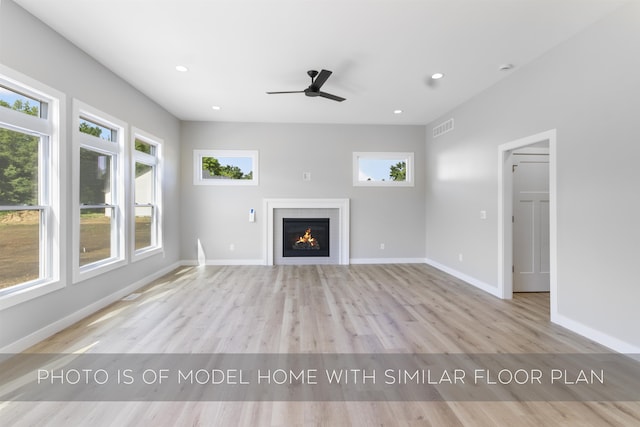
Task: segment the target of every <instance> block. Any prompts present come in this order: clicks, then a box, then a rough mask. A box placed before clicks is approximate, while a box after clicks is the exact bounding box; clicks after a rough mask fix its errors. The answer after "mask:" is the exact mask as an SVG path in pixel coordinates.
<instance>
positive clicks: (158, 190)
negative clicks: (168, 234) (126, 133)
mask: <svg viewBox="0 0 640 427" xmlns="http://www.w3.org/2000/svg"><path fill="white" fill-rule="evenodd" d="M136 139H139V140H141V141H144V142H146V143H147V144H150V145H153V146H154V147H155V149H156V154H155V155H153V156H152V155H149V154H146V153H142V152H140V151H137V150H136V144H135V141H136ZM163 143H164V141H163V140H162V139H161V138H158V137H156V136H154V135H152V134H150V133H148V132H145V131H143V130H141V129H138V128H136V127H132V128H131V147H130V152H131V156H130V157H131V167H130V171H131V179H130V182H131V185H130V187H129V188H130V192H131V203H130V206H131V207H130V211H131V215H130V218H129V241H130V243H129V251H130V253H131V254H132V255H131V259H132V261H133V262H136V261H140V260H142V259H145V258H148V257H150V256H153V255H157V254H162V253H164V245H163V239H162V229H163V226H162V211H163V209H162V177H163V176H164V175H163V173H162V172H163V171H162V163H163V162H162V147H163ZM138 160H141V161H142V162H143V163H147V164H153V165H154V166H155V169H156V179H155V183H154V185H155V189H154V191H155V208H156V224H155V227H156V244H155V246H149V247H146V248H142V249H138V250H136V236H135V232H136V224H135V222H136V215H135V212H136V209H135V208H136V200H135V187H136V183H135V170H136V161H138Z"/></svg>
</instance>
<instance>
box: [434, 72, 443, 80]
mask: <svg viewBox="0 0 640 427" xmlns="http://www.w3.org/2000/svg"><path fill="white" fill-rule="evenodd" d="M443 77H444V74H443V73H433V74H431V78H432V79H433V80H439V79H441V78H443Z"/></svg>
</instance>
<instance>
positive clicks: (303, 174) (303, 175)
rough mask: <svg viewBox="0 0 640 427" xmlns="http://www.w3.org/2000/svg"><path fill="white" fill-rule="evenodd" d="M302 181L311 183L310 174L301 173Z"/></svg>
mask: <svg viewBox="0 0 640 427" xmlns="http://www.w3.org/2000/svg"><path fill="white" fill-rule="evenodd" d="M302 180H303V181H311V172H302Z"/></svg>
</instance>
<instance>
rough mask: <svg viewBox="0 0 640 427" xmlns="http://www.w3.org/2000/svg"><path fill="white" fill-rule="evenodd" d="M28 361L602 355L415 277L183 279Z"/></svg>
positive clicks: (64, 412)
mask: <svg viewBox="0 0 640 427" xmlns="http://www.w3.org/2000/svg"><path fill="white" fill-rule="evenodd" d="M139 293H140V294H141V295H140V296H139V297H138V298H137V299H135V300H132V301H119V302H117V303H114V304H112V305H111V306H109V307H107V308H105V309H103V310H101V311H99V312H97V313H95V314H94V315H92V316H90V317H88V318H86V319H84V320H82V321H81V322H78V323H77V324H75V325H73V326H72V327H69V328H67V329H66V330H64V331H62V332H60V333H58V334H56V335H55V336H52V337H51V338H49V339H47V340H46V341H44V342H42V343H40V344H38V345H36V346H34V347H33V348H31V349H29V350H28V352H30V353H34V352H36V353H71V352H76V351H86V352H93V353H589V352H592V353H603V352H608V350H607V349H605V348H603V347H601V346H599V345H597V344H596V343H593V342H591V341H589V340H587V339H585V338H583V337H580V336H578V335H576V334H574V333H572V332H570V331H568V330H566V329H564V328H562V327H559V326H556V325H554V324H552V323H550V321H549V314H548V313H549V298H548V295H547V294H536V293H534V294H518V295H515V297H514V299H513V300H511V301H505V300H500V299H497V298H495V297H493V296H490V295H488V294H486V293H484V292H482V291H480V290H477V289H475V288H473V287H471V286H469V285H467V284H464V283H462V282H460V281H459V280H457V279H455V278H453V277H451V276H448V275H446V274H444V273H442V272H440V271H438V270H436V269H433V268H431V267H429V266H426V265H421V264H402V265H352V266H275V267H264V266H221V267H184V268H180V269H178V270H176V271H175V272H173V273H171V274H169V275H167V276H165V277H163V278H161V279H159V280H157V281H155V282H153V283H152V284H150V285H148V286H146V287H145V288H143V289H141V290H140V291H139ZM0 425H3V426H5V425H6V426H9V425H11V426H80V425H83V426H84V425H89V426H92V427H98V426H129V425H131V426H133V425H135V426H146V425H153V426H183V425H184V426H195V425H199V426H200V425H201V426H213V425H216V426H217V425H220V426H231V425H234V426H237V425H242V426H315V425H326V426H351V425H353V426H373V425H379V426H382V425H384V426H396V425H401V426H405V425H406V426H496V425H505V426H507V425H508V426H535V427H539V426H551V425H553V426H605V425H617V426H631V425H640V402H522V403H520V402H446V401H445V402H40V403H32V402H0Z"/></svg>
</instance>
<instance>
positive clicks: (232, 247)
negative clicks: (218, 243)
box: [229, 243, 236, 252]
mask: <svg viewBox="0 0 640 427" xmlns="http://www.w3.org/2000/svg"><path fill="white" fill-rule="evenodd" d="M235 250H236V245H234V244H233V243H232V244H230V245H229V251H230V252H233V251H235Z"/></svg>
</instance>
